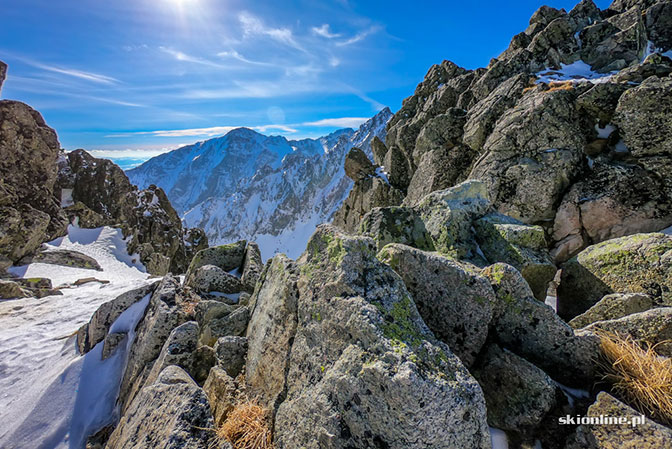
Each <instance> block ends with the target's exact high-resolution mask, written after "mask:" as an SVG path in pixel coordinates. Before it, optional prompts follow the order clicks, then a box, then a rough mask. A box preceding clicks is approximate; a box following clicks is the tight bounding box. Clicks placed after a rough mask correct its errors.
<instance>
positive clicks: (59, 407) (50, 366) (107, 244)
mask: <svg viewBox="0 0 672 449" xmlns="http://www.w3.org/2000/svg"><path fill="white" fill-rule="evenodd" d="M47 246H48V248H51V249H56V248H59V249H70V250H75V251H79V252H81V253H83V254H86V255H88V256H91V257H94V258H95V259H96V260H97V261H98V263H99V264H100V265H101V267H102V268H103V271H95V270H87V269H80V268H70V267H61V266H56V265H48V264H42V263H36V264H30V265H27V266H23V267H14V268H12V269H10V271H12V272H13V273H15V274H20V275H25V276H27V277H47V278H49V279H51V280H52V283H53V284H54V285H55V286H57V285H67V284H70V283H72V282H74V281H75V280H77V279H80V278H83V277H96V278H99V279H105V280H109V281H110V283H109V284H105V285H101V284H99V283H88V284H84V285H82V286H80V287H71V288H64V289H63V290H62V291H63V295H62V296H48V297H45V298H41V299H36V298H26V299H15V300H8V301H2V302H0V422H1V423H2V425H1V426H0V447H3V448H4V447H8V448H10V447H15V448H24V447H35V448H38V447H39V448H42V447H43V448H66V447H69V448H82V447H83V443H84V439H85V437H86V436H88V434H89V433H90V432H92V431H95V430H98V429H96V428H95V427H97V426H99V425H104V424H106V423H107V422H109V420H110V419H112V418H113V415H112V413H113V411H114V402H115V399H116V395H117V389H118V388H119V376H121V373H122V371H123V366H124V363H125V359H126V351H127V348H128V347H129V345H130V343H131V341H132V337H133V335H132V332H131V335H130V336H129V337H130V338H127V339H126V340H125V342H126V343H125V344H124V342H122V343H121V344H120V345H119V348H118V350H117V352H115V353H114V355H113V356H111V357H110V358H108V359H107V360H105V361H101V360H100V355H101V352H102V343H101V344H99V345H98V346H96V347H95V348H94V349H93V350H92V351H91V352H89V353H88V354H87V355H86V356H84V357H82V356H80V355H79V354H78V353H77V350H76V347H75V336H74V334H75V332H76V331H77V329H79V327H80V326H82V325H83V324H84V323H86V322H88V321H89V319H90V317H91V315H92V314H93V312H95V310H96V309H97V308H98V307H99V306H100V305H101V304H103V303H104V302H107V301H110V300H112V299H114V298H115V297H117V296H118V295H120V294H122V293H124V292H126V291H128V290H131V289H134V288H138V287H140V286H142V285H146V284H147V283H148V282H149V280H148V279H147V278H148V275H147V274H146V273H145V270H144V267H143V266H142V265H141V264H140V263H139V262H138V261H137V258H134V257H133V256H128V254H126V245H125V242H124V240H123V238H122V236H121V232H120V231H119V230H118V229H112V228H108V227H105V228H98V229H80V228H77V227H75V226H70V227H69V229H68V235H67V236H66V237H63V238H59V239H57V240H54V241H53V242H50V243H49V244H48V245H47ZM147 301H148V298H144V299H143V301H141V302H139V303H136V305H134V306H132V307H131V308H129V309H128V310H127V311H126V312H124V313H123V314H122V315H121V316H120V317H119V318H118V319H117V321H115V323H114V324H113V326H112V327H113V329H114V330H115V331H118V332H121V331H127V330H132V329H133V328H134V327H135V325H136V323H137V321H138V320H139V319H140V317H141V316H142V312H143V311H144V308H145V306H146V304H147ZM142 303H144V305H143V304H142Z"/></svg>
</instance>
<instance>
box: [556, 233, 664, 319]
mask: <svg viewBox="0 0 672 449" xmlns="http://www.w3.org/2000/svg"><path fill="white" fill-rule="evenodd" d="M671 270H672V237H670V236H667V235H665V234H657V233H653V234H636V235H631V236H628V237H621V238H617V239H613V240H608V241H606V242H602V243H598V244H597V245H593V246H590V247H588V248H586V249H585V250H583V251H581V252H580V253H579V254H578V255H577V256H576V257H574V258H572V259H570V260H569V261H567V263H566V264H565V265H564V266H563V269H562V277H561V280H560V285H559V286H558V314H559V315H560V316H561V317H563V318H564V319H566V320H569V319H571V318H574V317H575V316H577V315H579V314H581V313H583V312H585V311H586V310H588V309H589V308H590V307H592V306H593V305H594V304H595V303H597V302H598V301H599V300H600V299H602V298H603V297H604V296H605V295H608V294H610V293H615V292H621V293H646V294H649V295H651V297H653V298H654V300H655V301H658V302H663V303H670V301H672V274H671V273H672V271H671Z"/></svg>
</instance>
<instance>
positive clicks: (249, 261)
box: [240, 242, 264, 293]
mask: <svg viewBox="0 0 672 449" xmlns="http://www.w3.org/2000/svg"><path fill="white" fill-rule="evenodd" d="M263 269H264V262H263V261H262V259H261V251H260V250H259V245H257V244H256V243H254V242H249V243H248V244H247V247H246V248H245V259H244V260H243V266H242V268H241V276H240V281H241V282H242V283H243V288H244V289H245V291H246V292H248V293H252V292H254V288H255V287H256V286H257V281H258V280H259V276H260V275H261V271H262V270H263Z"/></svg>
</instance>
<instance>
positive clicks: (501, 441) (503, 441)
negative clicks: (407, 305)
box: [490, 427, 509, 449]
mask: <svg viewBox="0 0 672 449" xmlns="http://www.w3.org/2000/svg"><path fill="white" fill-rule="evenodd" d="M490 441H491V443H492V449H509V439H508V438H507V437H506V433H505V432H504V431H503V430H500V429H495V428H494V427H490Z"/></svg>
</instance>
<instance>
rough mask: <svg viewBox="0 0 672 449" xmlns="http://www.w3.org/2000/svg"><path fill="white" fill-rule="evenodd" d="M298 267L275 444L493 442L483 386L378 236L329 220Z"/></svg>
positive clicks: (475, 445) (464, 444)
mask: <svg viewBox="0 0 672 449" xmlns="http://www.w3.org/2000/svg"><path fill="white" fill-rule="evenodd" d="M297 265H298V266H299V272H300V273H301V275H300V276H299V280H298V282H297V285H298V293H299V295H298V308H297V310H298V325H297V331H296V335H295V338H294V341H293V344H292V347H291V351H290V355H289V370H288V374H287V375H286V378H287V394H286V399H285V400H284V402H282V404H280V407H279V408H278V411H277V414H276V419H275V425H274V428H275V443H276V444H277V447H282V448H298V447H305V448H318V447H334V448H345V447H388V448H401V447H405V448H413V447H418V448H419V447H430V446H431V447H446V448H447V447H473V448H480V447H482V448H486V447H490V438H489V435H488V431H487V424H486V422H485V407H484V401H483V397H482V393H481V390H480V387H478V384H477V383H476V381H475V380H474V379H473V378H472V377H471V376H470V375H469V373H468V371H467V370H466V369H465V368H464V367H463V366H462V364H461V363H460V362H459V359H457V357H455V356H454V355H453V354H452V353H451V352H450V350H449V349H448V347H447V346H445V345H444V344H442V343H440V342H439V341H437V340H435V338H434V337H433V335H432V333H431V331H429V329H428V328H427V327H426V325H425V324H424V323H423V321H422V319H421V318H420V316H419V314H418V312H417V310H416V308H415V305H414V304H413V301H412V300H411V299H410V296H409V295H408V292H407V291H406V289H405V287H404V285H403V282H402V281H401V279H400V278H399V277H398V276H397V275H396V274H394V272H393V271H392V270H391V269H390V268H389V267H387V266H385V265H383V264H382V263H380V262H379V261H377V259H376V258H375V244H374V242H373V240H371V239H367V238H362V237H347V236H345V235H343V234H340V233H339V232H338V231H336V230H335V229H334V228H332V227H329V226H321V227H319V228H318V230H317V232H316V233H315V234H314V235H313V237H312V238H311V240H310V242H309V243H308V248H307V250H306V252H305V253H304V255H303V256H302V257H301V258H300V259H299V260H298V261H297ZM278 325H282V324H280V323H278ZM374 391H375V393H374Z"/></svg>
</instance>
